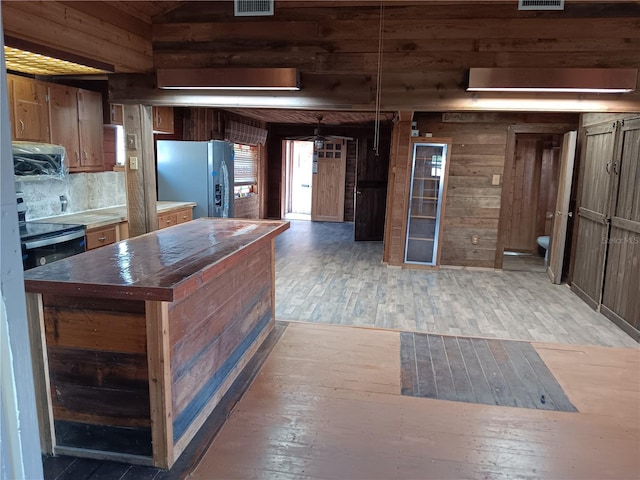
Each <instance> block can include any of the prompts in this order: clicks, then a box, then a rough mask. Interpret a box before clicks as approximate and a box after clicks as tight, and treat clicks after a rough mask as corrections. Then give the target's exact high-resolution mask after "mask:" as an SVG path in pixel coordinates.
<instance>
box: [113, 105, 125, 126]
mask: <svg viewBox="0 0 640 480" xmlns="http://www.w3.org/2000/svg"><path fill="white" fill-rule="evenodd" d="M109 123H110V124H111V125H124V108H123V106H122V104H121V103H111V104H109Z"/></svg>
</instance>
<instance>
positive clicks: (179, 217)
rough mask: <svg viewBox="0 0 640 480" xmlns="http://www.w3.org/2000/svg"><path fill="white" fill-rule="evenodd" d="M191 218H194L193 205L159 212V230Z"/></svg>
mask: <svg viewBox="0 0 640 480" xmlns="http://www.w3.org/2000/svg"><path fill="white" fill-rule="evenodd" d="M190 220H193V208H192V207H189V208H183V209H180V210H173V211H170V212H166V213H161V214H158V230H160V229H162V228H167V227H172V226H173V225H178V224H180V223H185V222H188V221H190Z"/></svg>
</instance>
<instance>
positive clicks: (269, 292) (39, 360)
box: [24, 218, 289, 468]
mask: <svg viewBox="0 0 640 480" xmlns="http://www.w3.org/2000/svg"><path fill="white" fill-rule="evenodd" d="M288 228H289V223H288V222H282V221H260V220H257V221H256V220H246V221H245V220H238V219H213V218H201V219H198V220H194V221H191V222H187V223H184V224H181V225H177V226H174V227H170V228H167V229H163V230H159V231H157V232H152V233H148V234H145V235H142V236H140V237H136V238H132V239H129V240H124V241H122V242H119V243H116V244H114V245H109V246H106V247H102V248H99V249H96V250H92V251H89V252H85V253H82V254H80V255H76V256H73V257H69V258H66V259H63V260H60V261H58V262H54V263H51V264H48V265H45V266H43V267H38V268H35V269H32V270H27V271H26V272H25V274H24V277H25V289H26V291H27V311H28V317H29V327H30V333H31V343H32V354H33V357H34V359H33V363H34V374H35V376H36V395H37V401H38V407H39V408H38V411H39V414H40V415H41V418H40V419H39V420H40V422H39V423H40V425H41V432H40V433H41V442H42V447H43V451H44V452H45V453H48V454H67V455H77V456H84V457H92V458H100V459H113V460H120V461H126V462H129V463H136V464H140V465H153V466H156V467H160V468H171V466H172V465H173V463H174V462H175V461H176V459H177V458H178V457H179V456H180V454H181V453H182V451H183V450H184V449H185V447H186V446H187V445H188V443H189V441H190V440H191V439H192V438H193V437H194V435H195V434H196V433H197V432H198V430H199V429H200V427H201V426H202V424H203V423H204V422H205V420H206V419H207V417H208V416H209V415H210V414H211V412H212V411H213V409H214V407H215V406H216V405H217V404H218V402H219V401H220V399H221V398H222V396H223V395H224V393H225V392H226V391H227V390H228V388H229V387H230V385H231V384H232V383H233V381H234V380H235V378H236V377H237V376H238V374H239V373H240V372H241V371H242V369H243V367H244V366H245V365H246V363H247V362H248V361H249V360H250V359H251V357H252V356H253V354H254V353H255V351H256V350H257V349H258V347H259V346H260V345H261V344H262V342H263V340H264V339H265V338H266V337H267V335H268V334H269V332H270V331H271V330H272V328H273V326H274V323H275V237H276V236H277V235H279V234H280V233H282V232H284V231H285V230H286V229H288Z"/></svg>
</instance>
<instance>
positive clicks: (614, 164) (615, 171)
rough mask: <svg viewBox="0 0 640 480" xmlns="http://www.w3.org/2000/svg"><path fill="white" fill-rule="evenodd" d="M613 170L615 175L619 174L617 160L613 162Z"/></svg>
mask: <svg viewBox="0 0 640 480" xmlns="http://www.w3.org/2000/svg"><path fill="white" fill-rule="evenodd" d="M613 171H614V173H615V174H616V175H619V174H620V172H619V171H618V162H617V161H616V162H613Z"/></svg>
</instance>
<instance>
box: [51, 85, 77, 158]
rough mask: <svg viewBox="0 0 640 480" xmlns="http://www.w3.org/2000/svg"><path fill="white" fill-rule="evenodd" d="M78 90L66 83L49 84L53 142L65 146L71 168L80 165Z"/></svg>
mask: <svg viewBox="0 0 640 480" xmlns="http://www.w3.org/2000/svg"><path fill="white" fill-rule="evenodd" d="M77 91H78V89H77V88H73V87H67V86H65V85H53V84H51V85H49V118H50V119H51V143H54V144H56V145H62V146H63V147H64V148H65V150H66V153H67V158H66V159H65V161H66V165H67V166H68V167H69V168H70V169H71V170H74V169H76V168H78V167H79V166H80V139H79V136H78V100H77V97H76V93H77Z"/></svg>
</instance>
